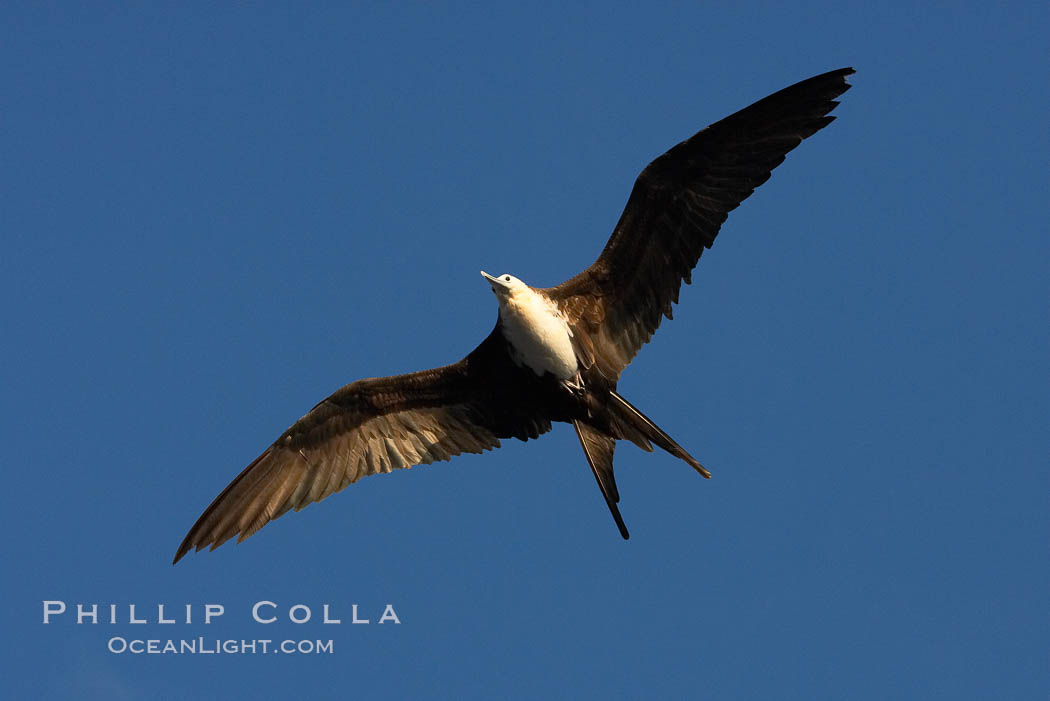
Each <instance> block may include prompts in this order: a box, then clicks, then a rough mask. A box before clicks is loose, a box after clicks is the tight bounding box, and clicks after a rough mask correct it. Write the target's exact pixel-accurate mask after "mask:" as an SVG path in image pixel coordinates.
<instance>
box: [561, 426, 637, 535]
mask: <svg viewBox="0 0 1050 701" xmlns="http://www.w3.org/2000/svg"><path fill="white" fill-rule="evenodd" d="M572 425H573V427H574V428H575V429H576V436H577V437H578V438H579V439H580V445H581V446H583V454H584V455H586V456H587V462H588V463H589V464H590V466H591V472H593V473H594V479H596V480H598V488H599V489H601V490H602V496H603V497H605V503H606V504H608V506H609V512H610V513H611V514H612V517H613V520H614V521H616V527H617V528H619V529H620V535H622V536H623V538H624V540H627V539H628V538H630V537H631V536H630V534H629V533H628V532H627V526H626V525H625V524H624V522H623V517H621V516H620V509H619V507H618V506H616V504H617V502H619V501H620V493H619V491H617V489H616V478H615V477H614V476H613V451H614V450H616V439H615V438H610V437H609V436H606V435H604V434H602V433H599V432H598V431H597V430H596V429H594V428H591V427H590V426H588V425H587V424H585V423H581V422H579V421H575V420H574V421H573V422H572Z"/></svg>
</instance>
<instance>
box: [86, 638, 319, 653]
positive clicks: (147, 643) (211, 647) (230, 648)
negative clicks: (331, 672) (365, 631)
mask: <svg viewBox="0 0 1050 701" xmlns="http://www.w3.org/2000/svg"><path fill="white" fill-rule="evenodd" d="M106 648H107V649H108V650H109V651H110V652H111V653H113V654H115V655H129V654H130V655H265V654H271V655H273V654H277V655H331V654H332V653H333V652H334V651H335V646H334V643H333V641H332V640H330V639H329V640H305V639H303V640H264V639H255V640H237V639H232V638H231V639H226V640H223V639H220V638H205V637H203V636H202V637H198V638H179V639H173V638H167V639H150V640H145V639H142V638H123V637H121V636H119V635H118V636H114V637H112V638H110V639H109V641H108V643H107V644H106Z"/></svg>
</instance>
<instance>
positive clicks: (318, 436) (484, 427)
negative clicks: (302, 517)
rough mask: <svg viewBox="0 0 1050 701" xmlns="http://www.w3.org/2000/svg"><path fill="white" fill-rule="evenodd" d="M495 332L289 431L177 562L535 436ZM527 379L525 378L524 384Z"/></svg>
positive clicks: (347, 396) (224, 499) (207, 517)
mask: <svg viewBox="0 0 1050 701" xmlns="http://www.w3.org/2000/svg"><path fill="white" fill-rule="evenodd" d="M502 343H503V341H502V336H501V335H500V334H498V333H497V332H496V331H493V333H492V334H491V335H490V336H489V337H488V339H486V340H485V341H484V342H483V343H482V344H481V345H480V346H478V348H477V349H475V350H474V352H472V353H471V354H470V355H468V356H467V357H466V358H464V359H463V360H461V361H459V362H458V363H454V364H452V365H447V366H445V367H441V368H436V369H433V370H424V371H422V372H416V373H412V374H408V375H396V376H393V377H383V378H375V379H368V380H359V381H357V382H354V383H352V384H349V385H347V386H345V387H343V388H342V389H340V390H338V391H336V392H335V393H334V394H332V395H331V396H330V397H328V398H327V399H325V400H324V401H322V402H321V403H319V404H318V405H317V406H315V407H314V408H313V409H312V410H310V412H309V413H308V414H306V416H304V417H303V418H301V419H299V420H298V421H296V422H295V424H294V425H292V426H291V428H289V429H288V430H287V431H285V432H284V433H283V434H282V435H281V437H280V438H278V439H277V440H276V441H274V443H273V445H271V446H270V447H269V448H267V449H266V451H265V452H264V453H263V454H262V455H260V456H259V457H257V458H256V459H255V460H254V461H253V462H252V463H251V464H250V465H248V467H246V468H245V469H244V471H243V472H241V474H239V475H238V476H237V478H236V479H234V480H233V482H231V483H230V484H229V486H227V487H226V489H224V490H223V491H222V493H221V494H219V496H218V497H216V498H215V501H213V502H212V503H211V505H210V506H209V507H208V508H207V509H205V511H204V513H203V514H201V516H200V518H199V519H197V522H196V523H195V524H194V525H193V527H192V528H191V529H190V531H189V533H187V534H186V538H185V539H184V540H183V541H182V544H181V545H180V546H179V549H178V551H176V553H175V560H174V562H178V561H179V559H180V558H182V556H183V555H185V554H186V553H187V552H189V551H190V549H191V548H196V549H197V550H201V549H202V548H204V547H206V546H210V547H211V549H213V550H214V549H215V548H217V547H219V546H220V545H222V544H223V543H225V542H226V541H227V540H229V539H230V538H233V537H234V536H238V542H240V541H242V540H244V539H245V538H247V537H248V536H250V535H252V534H253V533H255V532H256V531H257V530H259V529H260V528H262V527H263V526H264V525H266V524H267V523H269V522H270V521H272V520H273V519H275V518H278V517H279V516H281V515H282V514H284V513H285V512H287V511H288V510H289V509H295V510H296V511H298V510H300V509H302V508H304V507H305V506H307V505H309V504H311V503H313V502H315V501H321V500H322V499H324V498H325V497H327V496H328V495H330V494H334V493H335V492H338V491H340V490H341V489H343V488H344V487H346V486H347V485H348V484H351V483H353V482H356V481H357V480H359V479H361V478H362V477H364V476H366V475H374V474H377V473H380V472H390V471H391V470H395V469H398V468H405V467H411V466H412V465H418V464H426V463H431V462H434V461H435V460H449V459H450V458H452V456H454V455H459V454H460V453H481V452H483V451H485V450H488V449H490V448H498V447H499V444H500V442H499V439H500V438H510V437H515V438H521V439H522V440H525V439H528V438H535V437H537V436H539V435H540V434H541V433H544V432H546V431H549V430H550V428H551V424H550V421H549V419H547V418H545V417H543V416H539V415H536V414H535V413H532V412H530V410H529V409H528V406H530V405H529V403H528V402H515V401H508V398H509V397H515V394H516V393H519V392H522V391H528V387H527V386H524V385H523V382H524V379H523V375H522V373H521V371H520V369H519V368H516V366H514V365H513V364H511V363H510V361H509V358H508V357H507V355H506V352H505V351H504V350H503V348H502ZM525 377H526V378H527V376H525Z"/></svg>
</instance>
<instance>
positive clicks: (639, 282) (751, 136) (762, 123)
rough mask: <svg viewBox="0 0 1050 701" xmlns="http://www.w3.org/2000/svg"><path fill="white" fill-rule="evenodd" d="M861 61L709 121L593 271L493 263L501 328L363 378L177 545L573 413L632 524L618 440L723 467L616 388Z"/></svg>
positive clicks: (218, 540)
mask: <svg viewBox="0 0 1050 701" xmlns="http://www.w3.org/2000/svg"><path fill="white" fill-rule="evenodd" d="M853 72H854V71H853V69H852V68H840V69H839V70H836V71H830V72H828V73H824V74H822V75H818V76H815V77H813V78H809V79H808V80H803V81H802V82H800V83H796V84H795V85H792V86H790V87H788V88H785V89H783V90H781V91H779V92H776V93H774V94H772V95H770V96H768V97H766V98H763V99H762V100H759V101H758V102H756V103H754V104H753V105H751V106H750V107H746V108H744V109H742V110H740V111H739V112H737V113H735V114H733V115H731V116H729V117H726V118H725V119H723V120H721V121H719V122H716V123H714V124H712V125H711V126H709V127H707V128H706V129H703V130H701V131H699V132H697V133H696V134H694V135H693V136H691V137H690V138H688V139H686V140H685V141H683V142H681V143H680V144H678V145H677V146H675V147H673V148H672V149H671V150H669V151H668V152H667V153H665V154H663V155H662V156H660V157H659V158H657V159H656V160H654V161H653V162H652V163H650V164H649V165H648V166H646V168H645V169H644V170H643V171H642V172H641V174H640V175H639V176H638V179H637V180H636V181H635V183H634V188H633V190H632V191H631V195H630V197H629V198H628V200H627V206H626V207H625V209H624V211H623V214H622V215H621V216H620V220H619V222H618V223H617V224H616V228H615V229H614V230H613V233H612V236H611V237H610V238H609V241H608V243H607V244H606V245H605V248H604V249H603V250H602V252H601V255H599V256H598V259H597V260H596V261H595V262H594V263H593V264H592V265H591V266H590V267H588V268H587V269H586V270H584V271H583V272H581V273H580V274H578V275H576V276H575V277H573V278H571V279H569V280H567V281H565V282H563V283H562V284H560V285H557V286H556V287H548V288H535V287H530V286H529V285H526V284H525V283H524V282H522V281H521V280H519V279H518V278H516V277H513V276H511V275H506V274H504V275H499V276H498V277H497V276H492V275H489V274H488V273H485V272H484V271H482V273H481V274H482V275H483V276H484V277H485V279H486V280H487V281H488V283H489V285H490V286H491V288H492V291H493V293H495V295H496V300H497V302H498V303H499V315H498V317H497V320H496V326H495V328H494V329H493V330H492V332H491V333H490V334H489V335H488V337H487V338H486V339H485V340H484V341H482V342H481V345H479V346H478V347H477V348H475V349H474V350H473V351H472V352H471V353H470V354H469V355H467V356H466V357H465V358H463V359H462V360H460V361H459V362H457V363H453V364H451V365H446V366H444V367H439V368H435V369H432V370H423V371H420V372H414V373H410V374H407V375H396V376H392V377H380V378H372V379H366V380H358V381H357V382H353V383H351V384H349V385H346V386H345V387H343V388H342V389H339V390H337V391H336V392H335V393H334V394H332V395H331V396H330V397H328V398H327V399H325V400H323V401H321V402H320V403H319V404H317V405H316V406H315V407H314V408H313V409H311V410H310V411H309V413H307V414H306V415H305V416H303V417H302V418H301V419H299V420H298V421H296V422H295V423H294V424H293V425H292V426H291V427H290V428H289V429H288V430H287V431H285V432H284V433H283V434H281V436H280V437H279V438H278V439H277V440H276V441H274V443H273V444H272V445H271V446H270V447H269V448H267V449H266V450H265V451H264V452H263V454H262V455H260V456H259V457H257V458H256V459H255V460H254V461H253V462H252V463H251V464H250V465H248V467H246V468H245V469H244V471H243V472H241V473H240V474H239V475H238V476H237V477H236V478H235V479H234V480H233V482H231V483H230V484H229V486H227V487H226V489H224V490H223V491H222V493H221V494H219V496H218V497H216V498H215V500H214V501H213V502H212V503H211V505H210V506H208V508H207V509H205V510H204V513H203V514H201V516H200V518H198V519H197V522H196V523H195V524H193V527H192V528H191V529H190V531H189V533H188V534H187V535H186V538H185V539H184V540H183V541H182V544H181V545H179V549H178V550H177V551H176V553H175V559H174V562H178V561H179V559H180V558H182V557H183V556H184V555H185V554H186V553H187V552H189V550H190V549H191V548H196V549H197V550H201V549H202V548H204V547H206V546H210V547H211V549H213V550H214V549H215V548H217V547H218V546H220V545H222V544H223V543H225V542H226V541H227V540H229V539H230V538H233V537H234V536H237V537H238V538H237V540H238V542H240V541H242V540H244V539H245V538H247V537H248V536H250V535H252V534H253V533H255V532H256V531H258V530H259V529H260V528H262V527H263V526H264V525H266V524H267V523H269V522H270V521H272V520H273V519H276V518H278V517H279V516H281V515H282V514H284V513H285V512H287V511H288V510H289V509H295V510H296V511H298V510H300V509H302V508H304V507H305V506H307V505H308V504H311V503H313V502H316V501H321V500H322V499H324V498H325V497H327V496H329V495H330V494H334V493H335V492H338V491H340V490H342V489H343V488H344V487H346V486H347V485H349V484H351V483H353V482H356V481H357V480H359V479H360V478H362V477H364V476H366V475H374V474H378V473H380V472H390V471H391V470H395V469H398V468H405V467H411V466H412V465H418V464H427V463H432V462H434V461H437V460H449V459H450V458H452V457H453V456H454V455H459V454H461V453H481V452H484V451H486V450H489V449H492V448H498V447H499V445H500V439H502V438H512V437H513V438H518V439H520V440H523V441H524V440H528V439H529V438H537V437H538V436H539V435H540V434H542V433H545V432H547V431H549V430H550V429H551V424H552V422H554V421H562V422H566V423H571V424H572V425H573V428H575V429H576V435H577V436H578V437H579V439H580V444H581V445H582V446H583V452H584V455H585V456H586V458H587V462H588V463H589V464H590V467H591V470H592V472H593V473H594V477H595V479H596V480H597V481H598V487H599V488H600V489H601V492H602V496H604V497H605V502H606V504H607V505H608V507H609V511H610V512H611V513H612V516H613V519H614V520H615V521H616V525H617V527H618V528H619V529H620V534H621V535H622V536H623V537H624V538H625V539H626V538H628V532H627V527H626V526H625V525H624V522H623V518H622V517H621V516H620V510H619V507H618V506H617V504H618V503H619V501H620V495H619V492H618V491H617V489H616V480H615V479H614V477H613V451H614V449H615V448H616V441H618V440H628V441H631V442H632V443H634V444H635V445H637V446H639V447H641V448H642V449H644V450H646V451H652V450H653V444H655V445H657V446H659V447H660V448H662V449H663V450H665V451H667V452H668V453H670V454H671V455H674V456H675V457H678V458H681V459H682V460H684V461H685V462H686V463H688V464H689V465H690V466H691V467H692V468H693V469H694V470H696V471H697V472H698V473H700V474H701V475H703V476H704V477H708V478H709V477H710V476H711V473H710V472H708V471H707V469H706V468H704V466H703V465H701V464H700V463H699V462H698V461H697V460H696V458H694V457H693V456H692V455H690V454H689V453H688V452H686V451H685V449H684V448H682V446H680V445H679V444H678V443H676V442H675V441H674V439H672V438H671V437H670V436H668V435H667V434H666V433H665V432H664V431H662V430H661V429H660V428H659V427H658V426H657V425H656V424H655V423H654V422H653V421H652V420H651V419H649V418H648V417H647V416H646V415H645V414H643V413H642V412H641V411H639V410H638V409H637V408H635V407H634V406H633V405H632V404H631V403H630V402H628V401H627V400H626V399H624V398H623V397H622V396H620V394H618V393H617V391H616V385H617V381H618V380H619V378H620V373H622V372H623V370H624V368H626V367H627V365H628V364H629V363H630V362H631V360H632V359H633V358H634V356H635V354H636V353H637V352H638V350H639V349H640V348H641V347H642V345H643V344H645V343H647V342H648V341H649V339H650V338H651V337H652V335H653V333H654V332H655V331H656V329H657V327H659V325H660V322H661V320H662V317H664V316H666V317H667V318H668V319H670V318H671V312H672V304H674V303H677V302H678V293H679V289H680V287H681V284H682V282H683V281H685V282H686V283H689V282H690V278H691V273H692V270H693V268H694V267H695V266H696V263H697V261H698V260H699V259H700V255H701V254H702V253H703V251H704V249H705V248H710V247H711V245H712V244H713V243H714V240H715V236H716V235H717V234H718V231H719V229H720V228H721V226H722V223H723V222H724V221H725V220H726V217H727V216H728V214H729V212H730V211H732V210H733V209H735V208H736V207H737V206H738V205H739V204H740V203H741V202H742V201H743V200H745V199H746V198H747V197H748V196H750V195H751V193H752V192H754V191H755V188H757V187H758V186H759V185H761V184H762V183H764V182H765V181H766V180H767V179H769V176H770V174H771V172H772V170H773V169H774V168H776V167H777V166H778V165H780V163H781V162H783V160H784V157H785V155H786V154H787V153H788V151H790V150H791V149H793V148H795V147H796V146H798V145H799V144H800V143H801V142H802V140H803V139H805V138H806V137H809V136H812V135H813V134H814V133H816V132H817V131H819V130H821V129H823V128H824V127H826V126H827V125H828V124H830V123H831V122H832V121H833V120H834V119H835V118H834V117H832V116H829V113H830V112H831V111H832V110H833V109H834V108H835V106H836V105H837V104H838V102H836V101H835V98H836V97H838V96H839V95H841V94H842V93H844V92H845V91H846V90H848V89H849V84H848V83H847V82H846V77H847V76H849V75H851V74H852V73H853Z"/></svg>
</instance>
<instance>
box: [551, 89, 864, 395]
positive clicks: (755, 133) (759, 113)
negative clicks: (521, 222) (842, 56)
mask: <svg viewBox="0 0 1050 701" xmlns="http://www.w3.org/2000/svg"><path fill="white" fill-rule="evenodd" d="M853 72H854V71H853V69H852V68H841V69H839V70H836V71H831V72H829V73H825V74H823V75H818V76H816V77H813V78H809V79H808V80H804V81H802V82H800V83H797V84H795V85H792V86H790V87H788V88H785V89H783V90H781V91H779V92H776V93H774V94H772V95H770V96H769V97H766V98H764V99H762V100H759V101H758V102H756V103H754V104H753V105H751V106H750V107H746V108H744V109H742V110H740V111H739V112H736V113H735V114H733V115H730V116H729V117H726V118H725V119H723V120H721V121H719V122H716V123H715V124H712V125H711V126H709V127H707V128H706V129H703V130H702V131H700V132H697V133H696V134H694V135H693V136H692V137H690V138H689V139H686V140H685V141H683V142H682V143H680V144H678V145H677V146H675V147H673V148H672V149H670V150H669V151H668V152H667V153H665V154H663V155H662V156H660V157H659V158H657V159H656V160H654V161H653V162H652V163H650V164H649V165H648V166H647V167H646V168H645V169H644V170H643V171H642V173H641V174H640V175H639V176H638V179H637V180H636V181H635V184H634V188H633V190H632V191H631V196H630V198H629V199H628V201H627V206H626V207H625V208H624V211H623V214H622V215H621V217H620V220H619V222H618V223H617V225H616V228H615V229H614V230H613V234H612V236H611V237H610V238H609V242H608V243H607V244H606V246H605V248H604V250H603V251H602V253H601V255H600V256H599V257H598V259H597V260H596V261H595V262H594V263H593V264H592V265H591V266H590V267H589V268H587V269H586V270H584V271H583V272H581V273H580V274H579V275H577V276H575V277H573V278H571V279H570V280H567V281H565V282H563V283H562V284H561V285H558V286H557V287H552V288H548V289H546V290H544V292H545V293H546V294H548V295H549V296H550V297H552V298H553V299H554V300H555V301H556V302H557V303H558V305H559V306H560V307H561V309H562V310H563V312H565V314H566V316H567V318H569V320H570V323H572V324H573V327H574V328H573V332H574V333H580V332H582V333H584V334H585V336H586V338H587V339H588V340H589V341H590V344H589V346H587V347H584V350H585V351H586V354H587V357H588V359H589V360H592V363H593V365H595V366H597V368H598V370H599V371H601V373H602V374H603V375H605V376H606V377H607V378H609V379H611V380H616V379H618V378H619V376H620V373H621V372H623V369H624V368H625V367H626V366H627V365H628V364H629V363H630V362H631V360H632V359H633V358H634V356H635V355H636V354H637V352H638V350H639V349H640V348H641V347H642V345H644V344H645V343H647V342H648V341H649V339H650V338H652V335H653V333H654V332H655V331H656V329H657V328H658V327H659V326H660V322H661V320H662V317H667V318H668V319H670V318H671V317H672V305H673V304H675V303H677V302H678V293H679V290H680V288H681V284H682V282H683V281H685V282H686V283H689V282H691V273H692V269H693V268H694V267H695V266H696V264H697V262H698V261H699V260H700V255H701V254H702V253H703V251H704V249H705V248H710V247H711V245H712V244H713V243H714V240H715V237H716V236H717V235H718V231H719V229H720V228H721V226H722V224H723V223H724V222H725V220H726V217H727V216H728V215H729V212H731V211H732V210H734V209H736V207H737V206H739V205H740V203H741V202H743V201H744V200H745V199H747V198H748V197H749V196H750V195H751V193H753V192H754V191H755V188H757V187H759V186H760V185H761V184H762V183H764V182H765V181H766V180H768V179H769V177H770V175H771V172H772V170H773V169H774V168H776V167H777V166H778V165H780V164H781V163H782V162H783V161H784V158H785V156H786V154H787V153H788V152H789V151H791V150H792V149H793V148H795V147H796V146H798V145H799V144H800V143H802V140H803V139H805V138H807V137H809V136H812V135H813V134H815V133H816V132H817V131H819V130H820V129H823V128H824V127H825V126H827V125H828V124H830V123H831V121H832V120H834V117H832V116H828V113H829V112H831V110H833V109H834V108H835V106H836V105H837V104H838V102H836V101H835V99H834V98H836V97H838V96H839V95H841V94H842V93H844V92H845V91H846V90H848V89H849V87H850V86H849V84H848V83H846V77H847V76H849V75H851V74H852V73H853ZM581 347H583V344H580V343H577V348H578V349H579V348H581Z"/></svg>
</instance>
